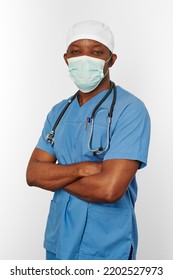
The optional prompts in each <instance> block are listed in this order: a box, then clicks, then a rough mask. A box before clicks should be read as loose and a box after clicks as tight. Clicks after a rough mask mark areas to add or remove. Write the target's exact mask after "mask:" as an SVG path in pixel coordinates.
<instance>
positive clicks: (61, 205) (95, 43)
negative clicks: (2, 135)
mask: <svg viewBox="0 0 173 280" xmlns="http://www.w3.org/2000/svg"><path fill="white" fill-rule="evenodd" d="M113 50H114V38H113V35H112V32H111V31H110V29H109V27H108V26H107V25H105V24H104V23H100V22H97V21H84V22H80V23H77V24H75V25H74V26H73V27H72V28H71V29H70V31H69V33H68V36H67V52H66V53H65V54H64V59H65V62H66V64H67V66H68V68H69V73H70V76H71V78H72V80H73V81H74V82H75V84H76V85H77V87H78V88H79V91H78V92H77V94H76V95H75V96H74V97H73V98H72V99H71V98H69V99H68V100H64V101H62V102H60V103H59V104H57V105H55V106H54V107H53V109H52V110H51V112H50V113H49V114H48V116H47V119H46V122H45V125H44V128H43V132H42V135H41V137H40V139H39V142H38V144H37V146H36V148H35V149H34V151H33V154H32V156H31V159H30V161H29V164H28V169H27V182H28V184H29V185H30V186H37V187H39V188H42V189H45V190H50V191H53V192H54V196H53V200H52V201H51V206H50V212H49V216H48V221H47V227H46V232H45V240H44V247H45V249H46V253H47V259H80V260H82V259H108V260H109V259H135V257H136V249H137V226H136V219H135V213H134V205H135V201H136V196H137V183H136V179H135V174H136V172H137V170H138V169H139V168H143V167H144V166H145V165H146V163H147V154H148V145H149V137H150V119H149V115H148V112H147V110H146V108H145V106H144V104H143V102H142V101H140V100H139V99H138V98H137V97H135V96H134V95H132V94H130V93H128V92H127V91H125V90H124V89H122V88H121V87H119V86H116V87H114V84H113V83H112V82H111V81H110V75H109V68H110V67H112V66H113V64H114V63H115V61H116V59H117V56H116V55H115V54H114V53H113ZM106 94H107V97H106V98H104V97H105V95H106ZM115 99H116V100H115ZM112 101H113V102H112ZM115 101H116V102H115ZM114 103H115V104H114ZM67 104H68V105H67ZM66 105H67V106H66ZM97 105H98V106H97ZM65 106H66V109H65V110H63V109H64V107H65ZM110 107H111V109H112V112H111V109H110ZM62 111H63V112H62ZM59 115H60V117H59V119H58V124H57V126H56V125H55V127H54V124H55V122H56V119H57V118H58V116H59ZM53 127H54V128H53ZM52 128H53V129H52ZM50 132H51V133H50Z"/></svg>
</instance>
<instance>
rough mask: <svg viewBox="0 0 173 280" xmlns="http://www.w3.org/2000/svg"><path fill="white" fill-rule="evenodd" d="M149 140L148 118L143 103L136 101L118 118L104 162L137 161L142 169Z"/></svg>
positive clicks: (145, 161) (146, 155)
mask: <svg viewBox="0 0 173 280" xmlns="http://www.w3.org/2000/svg"><path fill="white" fill-rule="evenodd" d="M149 140H150V117H149V114H148V112H147V109H146V107H145V105H144V104H143V102H141V101H140V100H138V99H137V100H136V101H134V102H133V103H130V104H128V105H127V107H126V108H125V109H124V111H123V112H122V113H121V115H120V116H119V119H118V122H117V124H116V126H115V129H114V131H113V134H112V136H111V140H110V148H109V150H108V151H107V153H106V154H105V157H104V160H108V159H129V160H138V161H140V162H141V164H140V168H143V167H145V166H146V164H147V157H148V147H149Z"/></svg>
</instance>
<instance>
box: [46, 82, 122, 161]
mask: <svg viewBox="0 0 173 280" xmlns="http://www.w3.org/2000/svg"><path fill="white" fill-rule="evenodd" d="M112 89H113V98H112V103H111V106H110V110H109V113H108V125H107V131H106V138H107V140H106V146H105V148H103V147H98V149H92V138H93V132H94V117H95V114H96V111H97V110H98V108H99V107H100V106H101V104H102V103H103V102H104V101H105V100H106V99H107V97H108V96H109V95H110V94H111V92H112ZM78 93H79V91H77V92H76V93H75V94H74V95H73V96H72V97H71V99H69V100H68V103H67V104H66V105H65V107H64V108H63V110H62V111H61V113H60V114H59V116H58V118H57V120H56V122H55V124H54V126H53V127H52V130H51V131H50V133H49V134H48V135H47V136H46V141H47V142H48V143H50V144H51V145H52V146H53V145H54V136H55V130H56V128H57V126H58V124H59V122H60V121H61V119H62V117H63V115H64V114H65V112H66V111H67V109H68V107H69V106H70V104H71V103H72V102H73V101H74V99H75V98H76V97H77V95H78ZM116 95H117V94H116V86H115V84H114V83H113V82H111V85H110V88H109V90H108V91H107V93H106V94H105V96H104V97H103V98H102V99H101V100H100V102H99V103H98V104H97V105H96V106H95V108H94V109H93V111H92V114H91V117H90V118H87V122H88V123H91V131H90V135H89V140H88V150H89V151H90V152H91V153H93V154H94V155H100V154H102V153H104V152H105V151H107V150H108V148H109V145H110V125H111V120H112V115H113V110H114V106H115V102H116Z"/></svg>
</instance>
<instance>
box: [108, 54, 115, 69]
mask: <svg viewBox="0 0 173 280" xmlns="http://www.w3.org/2000/svg"><path fill="white" fill-rule="evenodd" d="M116 60H117V55H116V54H115V53H114V54H112V57H111V59H110V61H109V67H112V66H113V65H114V63H115V61H116Z"/></svg>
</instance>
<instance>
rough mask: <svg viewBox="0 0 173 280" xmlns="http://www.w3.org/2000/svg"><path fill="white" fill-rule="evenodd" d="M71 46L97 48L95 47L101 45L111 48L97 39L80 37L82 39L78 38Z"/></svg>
mask: <svg viewBox="0 0 173 280" xmlns="http://www.w3.org/2000/svg"><path fill="white" fill-rule="evenodd" d="M71 47H89V48H95V47H101V48H104V49H105V50H106V49H107V50H109V49H108V48H107V47H106V46H105V45H103V44H102V43H100V42H98V41H95V40H91V39H80V40H76V41H74V42H72V43H71V44H70V45H69V47H68V48H71Z"/></svg>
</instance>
